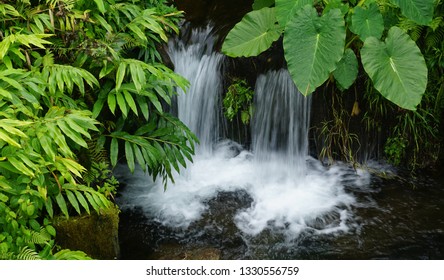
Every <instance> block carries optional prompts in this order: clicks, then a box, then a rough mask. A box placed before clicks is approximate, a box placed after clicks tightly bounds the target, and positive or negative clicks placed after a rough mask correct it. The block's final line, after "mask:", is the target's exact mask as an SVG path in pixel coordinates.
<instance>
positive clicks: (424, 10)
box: [391, 0, 435, 25]
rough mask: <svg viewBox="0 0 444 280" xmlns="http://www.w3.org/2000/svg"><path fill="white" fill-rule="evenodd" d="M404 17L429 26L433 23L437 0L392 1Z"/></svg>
mask: <svg viewBox="0 0 444 280" xmlns="http://www.w3.org/2000/svg"><path fill="white" fill-rule="evenodd" d="M391 1H392V2H393V3H394V4H396V5H397V6H398V7H399V8H401V12H402V14H403V15H404V16H406V17H408V18H409V19H411V20H413V21H414V22H416V23H418V24H423V25H427V24H430V23H431V22H432V19H433V9H434V5H435V4H434V2H435V0H391Z"/></svg>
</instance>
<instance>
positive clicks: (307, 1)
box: [276, 0, 313, 27]
mask: <svg viewBox="0 0 444 280" xmlns="http://www.w3.org/2000/svg"><path fill="white" fill-rule="evenodd" d="M305 5H310V6H313V0H276V17H277V20H278V22H279V24H280V25H281V26H282V27H285V26H286V25H287V23H288V22H289V21H290V19H292V18H293V16H294V15H295V14H296V13H297V12H298V11H299V10H300V9H302V8H303V7H304V6H305Z"/></svg>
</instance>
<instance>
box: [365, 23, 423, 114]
mask: <svg viewBox="0 0 444 280" xmlns="http://www.w3.org/2000/svg"><path fill="white" fill-rule="evenodd" d="M361 60H362V64H363V66H364V69H365V71H366V72H367V73H368V75H369V76H370V78H371V79H372V81H373V84H374V86H375V88H376V89H377V90H378V91H379V92H380V93H381V94H382V95H383V96H384V97H385V98H387V99H388V100H390V101H392V102H393V103H395V104H396V105H398V106H400V107H402V108H405V109H409V110H416V106H417V105H418V104H419V103H420V102H421V98H422V95H423V93H424V92H425V89H426V86H427V66H426V63H425V60H424V57H423V56H422V54H421V51H420V50H419V48H418V46H417V45H416V44H415V42H414V41H413V40H412V39H411V38H410V37H409V35H407V34H406V33H405V32H404V31H402V30H401V29H400V28H398V27H396V26H395V27H392V28H391V29H390V30H389V32H388V35H387V38H386V40H385V42H381V41H380V40H378V39H376V38H374V37H370V38H368V39H367V40H365V43H364V46H363V47H362V49H361Z"/></svg>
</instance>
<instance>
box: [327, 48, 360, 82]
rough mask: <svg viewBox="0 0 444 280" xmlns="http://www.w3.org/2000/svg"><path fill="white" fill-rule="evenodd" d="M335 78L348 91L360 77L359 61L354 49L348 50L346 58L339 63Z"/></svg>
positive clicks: (334, 74) (345, 53) (334, 73)
mask: <svg viewBox="0 0 444 280" xmlns="http://www.w3.org/2000/svg"><path fill="white" fill-rule="evenodd" d="M333 76H334V77H335V79H336V81H337V82H338V84H339V87H340V88H342V89H348V88H349V87H350V86H351V85H353V83H354V82H355V80H356V77H357V76H358V59H357V58H356V55H355V53H354V52H353V50H352V49H346V50H345V52H344V56H343V57H342V58H341V60H340V61H339V62H338V64H337V67H336V70H335V71H334V72H333Z"/></svg>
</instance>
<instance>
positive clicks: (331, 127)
mask: <svg viewBox="0 0 444 280" xmlns="http://www.w3.org/2000/svg"><path fill="white" fill-rule="evenodd" d="M252 8H253V11H251V12H250V13H248V14H247V15H245V17H244V18H243V19H242V20H241V22H239V23H238V24H237V25H236V26H235V27H234V28H233V29H232V30H231V31H230V33H229V34H228V35H227V37H226V39H225V41H224V44H223V47H222V51H223V52H225V53H226V54H227V55H230V56H234V57H238V56H256V55H258V54H260V53H261V52H263V51H265V50H267V49H268V48H269V47H270V46H271V44H272V43H273V42H274V41H276V40H278V39H280V38H283V49H284V55H285V59H286V61H287V65H288V69H289V71H290V74H291V75H292V78H293V80H294V82H295V84H296V85H297V86H298V88H299V89H300V91H301V92H302V93H303V94H305V95H307V94H310V93H312V92H313V91H314V90H315V89H317V88H318V87H320V86H321V85H323V87H324V90H323V92H326V90H325V89H328V90H327V91H328V93H327V95H326V97H325V98H327V99H331V101H330V100H329V101H327V102H328V104H331V108H329V109H328V112H329V113H330V115H329V116H328V117H326V118H327V120H325V121H324V122H322V125H321V127H320V128H319V131H320V138H322V140H321V143H322V144H323V145H324V146H323V148H322V150H321V155H320V156H321V158H328V159H329V160H333V159H334V158H340V159H343V160H347V161H351V162H355V161H356V160H357V155H358V150H359V149H361V148H362V147H361V143H360V141H361V140H362V139H360V137H361V136H362V137H367V138H369V139H367V140H370V141H372V140H373V141H377V139H378V138H379V137H380V135H383V137H386V138H387V139H386V140H387V141H386V143H382V145H383V146H382V147H380V150H382V151H385V156H386V158H387V159H388V161H390V162H391V163H395V164H401V165H406V166H408V167H409V168H411V169H413V170H414V169H415V168H418V167H425V166H427V165H429V164H431V163H433V161H434V160H436V157H437V154H438V149H437V147H438V141H439V137H443V135H442V133H441V134H440V133H439V122H440V116H441V118H442V115H443V108H444V106H443V105H444V98H443V96H444V95H443V93H444V86H443V85H444V80H443V77H444V73H443V69H444V68H443V55H442V54H443V51H444V45H443V42H444V20H443V15H444V11H443V9H444V8H443V1H442V0H424V1H423V0H409V1H400V0H348V1H345V0H344V1H343V0H275V1H273V0H256V1H254V3H253V6H252ZM332 82H334V83H335V86H336V88H335V87H333V83H332ZM330 89H333V90H332V91H331V94H330ZM321 92H322V91H321ZM350 93H351V94H354V97H355V103H354V105H353V109H352V108H351V107H350V108H349V105H346V103H345V101H346V100H350V99H352V97H350V96H349V97H347V95H349V94H350ZM381 97H383V98H381ZM356 109H358V110H356ZM361 112H362V114H361ZM358 116H359V117H358ZM329 117H331V118H330V119H328V118H329ZM356 119H360V120H361V121H362V123H363V124H364V125H363V126H362V128H363V130H365V131H364V132H363V131H361V130H360V131H353V128H355V127H354V126H353V125H351V126H350V123H352V124H354V123H356ZM359 129H360V128H359ZM367 140H366V141H364V142H368V141H367ZM382 141H385V139H383V140H382ZM367 144H368V143H367ZM378 145H379V144H378Z"/></svg>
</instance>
